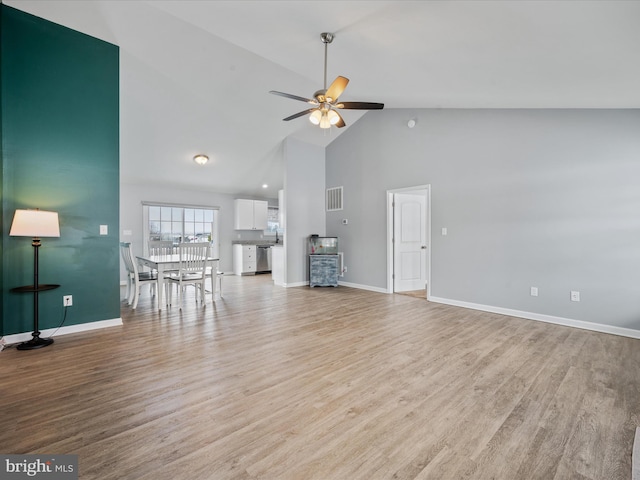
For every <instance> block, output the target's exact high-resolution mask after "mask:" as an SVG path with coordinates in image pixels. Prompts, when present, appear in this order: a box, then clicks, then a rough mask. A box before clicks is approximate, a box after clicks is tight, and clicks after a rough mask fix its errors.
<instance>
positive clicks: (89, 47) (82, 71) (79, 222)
mask: <svg viewBox="0 0 640 480" xmlns="http://www.w3.org/2000/svg"><path fill="white" fill-rule="evenodd" d="M0 7H1V8H2V12H1V14H0V15H1V22H2V29H1V33H0V35H1V50H0V67H1V68H0V71H1V74H0V82H1V93H0V102H1V110H2V118H1V120H0V121H1V123H0V127H1V128H0V130H1V132H0V135H1V140H2V192H1V193H2V212H1V214H2V219H1V220H2V246H1V248H2V258H1V260H0V261H1V262H2V280H1V282H2V283H1V285H0V286H1V287H2V322H1V325H0V327H1V331H0V334H1V335H9V334H14V333H21V332H29V331H31V330H32V326H33V298H32V296H31V295H30V294H16V293H12V292H11V291H10V290H11V288H13V287H17V286H21V285H30V284H32V283H33V247H31V241H30V239H28V238H24V237H10V236H9V230H10V227H11V221H12V220H13V214H14V212H15V210H16V209H19V208H39V209H41V210H53V211H57V212H58V214H59V218H60V238H43V239H42V247H40V283H54V284H60V285H61V287H60V288H59V289H57V290H52V291H48V292H43V293H41V294H40V329H47V328H53V327H57V326H58V325H59V324H60V322H61V321H62V318H63V313H64V312H63V307H62V296H63V295H73V306H72V307H70V308H69V309H68V312H67V319H66V321H65V325H73V324H80V323H88V322H95V321H100V320H109V319H114V318H119V317H120V292H119V267H120V257H119V250H118V226H119V50H118V47H117V46H115V45H112V44H109V43H107V42H104V41H101V40H98V39H96V38H93V37H89V36H87V35H84V34H82V33H79V32H76V31H73V30H70V29H68V28H65V27H62V26H60V25H57V24H55V23H52V22H49V21H46V20H43V19H40V18H38V17H35V16H32V15H29V14H26V13H24V12H21V11H19V10H16V9H14V8H11V7H7V6H5V5H0ZM100 225H108V227H109V234H108V235H106V236H101V235H99V233H100V230H99V228H100Z"/></svg>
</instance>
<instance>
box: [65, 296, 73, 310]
mask: <svg viewBox="0 0 640 480" xmlns="http://www.w3.org/2000/svg"><path fill="white" fill-rule="evenodd" d="M62 305H64V306H65V307H71V306H73V295H65V296H64V297H62Z"/></svg>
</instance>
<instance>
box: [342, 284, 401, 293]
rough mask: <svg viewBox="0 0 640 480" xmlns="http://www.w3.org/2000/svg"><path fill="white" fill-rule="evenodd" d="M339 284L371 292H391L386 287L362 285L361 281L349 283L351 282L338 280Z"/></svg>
mask: <svg viewBox="0 0 640 480" xmlns="http://www.w3.org/2000/svg"><path fill="white" fill-rule="evenodd" d="M338 285H344V286H345V287H351V288H359V289H360V290H369V291H370V292H377V293H389V292H388V291H387V289H386V288H378V287H372V286H371V285H361V284H359V283H349V282H341V281H338Z"/></svg>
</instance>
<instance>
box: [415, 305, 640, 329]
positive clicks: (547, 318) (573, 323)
mask: <svg viewBox="0 0 640 480" xmlns="http://www.w3.org/2000/svg"><path fill="white" fill-rule="evenodd" d="M427 300H429V301H430V302H435V303H444V304H445V305H452V306H454V307H463V308H470V309H472V310H481V311H483V312H490V313H499V314H501V315H508V316H510V317H518V318H525V319H527V320H536V321H539V322H546V323H553V324H556V325H563V326H565V327H574V328H581V329H583V330H591V331H593V332H600V333H610V334H612V335H620V336H622V337H630V338H637V339H640V330H634V329H632V328H624V327H616V326H613V325H604V324H601V323H592V322H585V321H583V320H574V319H571V318H564V317H554V316H552V315H543V314H541V313H532V312H523V311H521V310H512V309H510V308H502V307H493V306H491V305H481V304H477V303H469V302H461V301H459V300H451V299H448V298H440V297H428V298H427Z"/></svg>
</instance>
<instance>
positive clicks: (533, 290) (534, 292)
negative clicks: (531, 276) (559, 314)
mask: <svg viewBox="0 0 640 480" xmlns="http://www.w3.org/2000/svg"><path fill="white" fill-rule="evenodd" d="M531 296H532V297H537V296H538V287H531Z"/></svg>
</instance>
